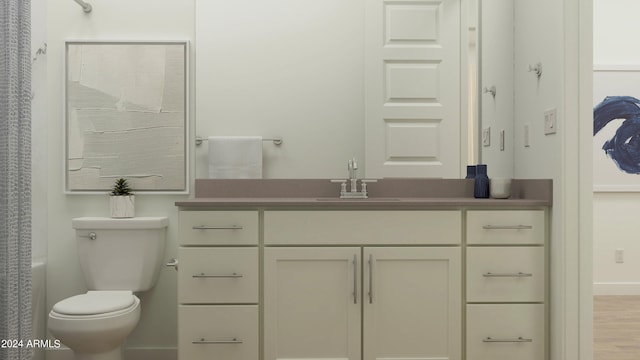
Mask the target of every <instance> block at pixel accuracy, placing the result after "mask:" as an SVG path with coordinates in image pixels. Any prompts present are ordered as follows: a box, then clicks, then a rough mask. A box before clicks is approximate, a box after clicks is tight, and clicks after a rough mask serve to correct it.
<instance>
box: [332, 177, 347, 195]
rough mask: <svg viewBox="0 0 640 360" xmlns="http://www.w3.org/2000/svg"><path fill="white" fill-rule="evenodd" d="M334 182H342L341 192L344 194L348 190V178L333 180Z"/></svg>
mask: <svg viewBox="0 0 640 360" xmlns="http://www.w3.org/2000/svg"><path fill="white" fill-rule="evenodd" d="M331 182H332V183H340V194H341V195H342V194H344V193H346V192H347V180H346V179H344V180H333V179H332V180H331Z"/></svg>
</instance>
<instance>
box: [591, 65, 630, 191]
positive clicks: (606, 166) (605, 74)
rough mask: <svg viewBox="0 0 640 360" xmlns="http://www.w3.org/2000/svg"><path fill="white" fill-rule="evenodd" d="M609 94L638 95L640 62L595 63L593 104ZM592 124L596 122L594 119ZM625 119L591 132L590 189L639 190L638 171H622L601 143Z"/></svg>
mask: <svg viewBox="0 0 640 360" xmlns="http://www.w3.org/2000/svg"><path fill="white" fill-rule="evenodd" d="M609 96H631V97H634V98H637V99H640V65H595V66H594V70H593V106H594V109H595V107H596V106H597V105H598V104H600V103H601V102H602V101H603V100H604V99H605V98H606V97H609ZM591 122H592V124H594V125H595V123H594V119H592V121H591ZM623 122H624V119H615V120H612V121H610V122H609V123H607V125H606V126H604V127H603V128H602V129H601V130H599V131H598V132H597V133H596V134H594V135H593V191H595V192H636V191H640V174H633V173H628V172H627V171H624V170H623V169H622V168H621V167H620V166H619V164H618V163H617V161H614V159H613V158H612V157H611V156H610V155H608V154H607V153H606V152H605V150H603V146H604V144H605V143H606V142H607V141H609V140H610V139H612V138H613V137H614V136H615V135H616V131H617V130H618V129H619V128H620V126H621V125H622V124H623Z"/></svg>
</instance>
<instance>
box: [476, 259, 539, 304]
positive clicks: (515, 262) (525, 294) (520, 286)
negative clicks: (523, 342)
mask: <svg viewBox="0 0 640 360" xmlns="http://www.w3.org/2000/svg"><path fill="white" fill-rule="evenodd" d="M544 284H545V273H544V247H541V246H536V247H530V246H527V247H500V246H495V247H493V246H492V247H469V248H467V301H469V302H544V301H545V291H544V290H545V286H544Z"/></svg>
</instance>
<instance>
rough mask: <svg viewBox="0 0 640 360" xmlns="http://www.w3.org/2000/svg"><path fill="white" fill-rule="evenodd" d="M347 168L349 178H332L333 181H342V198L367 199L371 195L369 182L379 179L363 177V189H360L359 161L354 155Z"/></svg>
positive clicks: (361, 181)
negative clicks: (368, 189)
mask: <svg viewBox="0 0 640 360" xmlns="http://www.w3.org/2000/svg"><path fill="white" fill-rule="evenodd" d="M347 170H348V172H349V178H348V179H345V180H331V182H336V183H340V184H341V185H340V198H341V199H366V198H368V197H369V194H368V192H367V183H370V182H376V181H377V180H366V179H361V180H360V183H361V189H360V191H358V161H357V160H356V158H355V157H354V158H353V159H351V160H349V161H348V162H347ZM347 182H348V183H349V191H347Z"/></svg>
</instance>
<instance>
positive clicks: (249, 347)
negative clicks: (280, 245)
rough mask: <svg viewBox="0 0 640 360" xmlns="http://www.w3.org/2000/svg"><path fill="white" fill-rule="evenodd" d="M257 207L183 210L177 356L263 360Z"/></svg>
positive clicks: (184, 358)
mask: <svg viewBox="0 0 640 360" xmlns="http://www.w3.org/2000/svg"><path fill="white" fill-rule="evenodd" d="M258 214H259V213H258V211H180V215H179V222H180V224H179V230H178V231H179V245H180V247H179V249H178V256H179V261H180V264H179V269H178V303H179V305H178V359H179V360H205V359H207V360H210V359H225V360H258V359H259V331H258V329H259V325H258V324H259V310H258V303H259V291H258V289H259V266H258V264H259V255H258V254H259V251H258V240H259V221H258Z"/></svg>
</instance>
